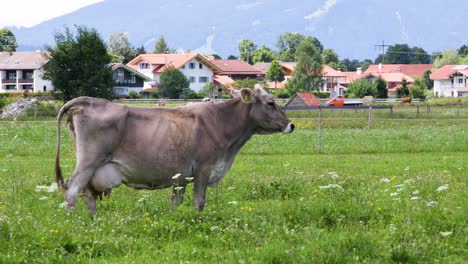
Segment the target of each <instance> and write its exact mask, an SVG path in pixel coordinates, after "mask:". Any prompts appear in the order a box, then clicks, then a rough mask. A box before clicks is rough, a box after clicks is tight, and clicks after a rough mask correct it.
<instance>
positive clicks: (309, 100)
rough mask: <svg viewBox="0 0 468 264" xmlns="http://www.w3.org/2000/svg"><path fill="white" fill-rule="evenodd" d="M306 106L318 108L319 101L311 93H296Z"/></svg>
mask: <svg viewBox="0 0 468 264" xmlns="http://www.w3.org/2000/svg"><path fill="white" fill-rule="evenodd" d="M297 95H298V96H299V97H300V98H302V100H304V102H305V103H306V104H307V105H308V106H320V102H319V100H317V98H316V97H315V96H314V95H313V94H312V93H297Z"/></svg>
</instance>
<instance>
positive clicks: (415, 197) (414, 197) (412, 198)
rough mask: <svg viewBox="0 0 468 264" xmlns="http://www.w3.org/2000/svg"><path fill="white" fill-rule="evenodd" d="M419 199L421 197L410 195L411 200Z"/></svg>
mask: <svg viewBox="0 0 468 264" xmlns="http://www.w3.org/2000/svg"><path fill="white" fill-rule="evenodd" d="M419 199H421V198H419V197H417V196H413V197H411V200H419Z"/></svg>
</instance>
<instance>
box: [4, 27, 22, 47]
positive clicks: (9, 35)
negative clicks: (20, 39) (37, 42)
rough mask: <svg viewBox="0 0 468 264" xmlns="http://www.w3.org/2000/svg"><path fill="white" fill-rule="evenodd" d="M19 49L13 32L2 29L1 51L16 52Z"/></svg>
mask: <svg viewBox="0 0 468 264" xmlns="http://www.w3.org/2000/svg"><path fill="white" fill-rule="evenodd" d="M17 47H18V44H17V43H16V37H15V35H14V34H13V32H11V30H9V29H7V28H3V29H0V51H16V48H17Z"/></svg>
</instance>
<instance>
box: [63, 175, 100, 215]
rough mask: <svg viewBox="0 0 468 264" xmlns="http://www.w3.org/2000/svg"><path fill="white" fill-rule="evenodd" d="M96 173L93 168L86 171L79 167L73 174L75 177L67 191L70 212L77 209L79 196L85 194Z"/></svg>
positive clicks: (66, 197)
mask: <svg viewBox="0 0 468 264" xmlns="http://www.w3.org/2000/svg"><path fill="white" fill-rule="evenodd" d="M94 171H95V169H94V168H93V167H88V168H84V169H80V167H77V168H76V169H75V171H74V172H73V175H72V177H71V178H70V181H69V182H68V184H67V190H66V191H65V201H66V204H67V210H68V211H72V210H73V209H74V208H75V204H76V200H77V199H78V196H79V195H80V193H82V192H85V187H86V185H88V182H89V181H90V179H91V177H92V176H93V174H94Z"/></svg>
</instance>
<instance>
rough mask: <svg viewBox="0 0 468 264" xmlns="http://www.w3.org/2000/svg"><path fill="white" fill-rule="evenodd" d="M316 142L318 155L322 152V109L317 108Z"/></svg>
mask: <svg viewBox="0 0 468 264" xmlns="http://www.w3.org/2000/svg"><path fill="white" fill-rule="evenodd" d="M317 133H318V142H317V150H318V153H321V152H322V107H321V106H319V114H318V132H317Z"/></svg>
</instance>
